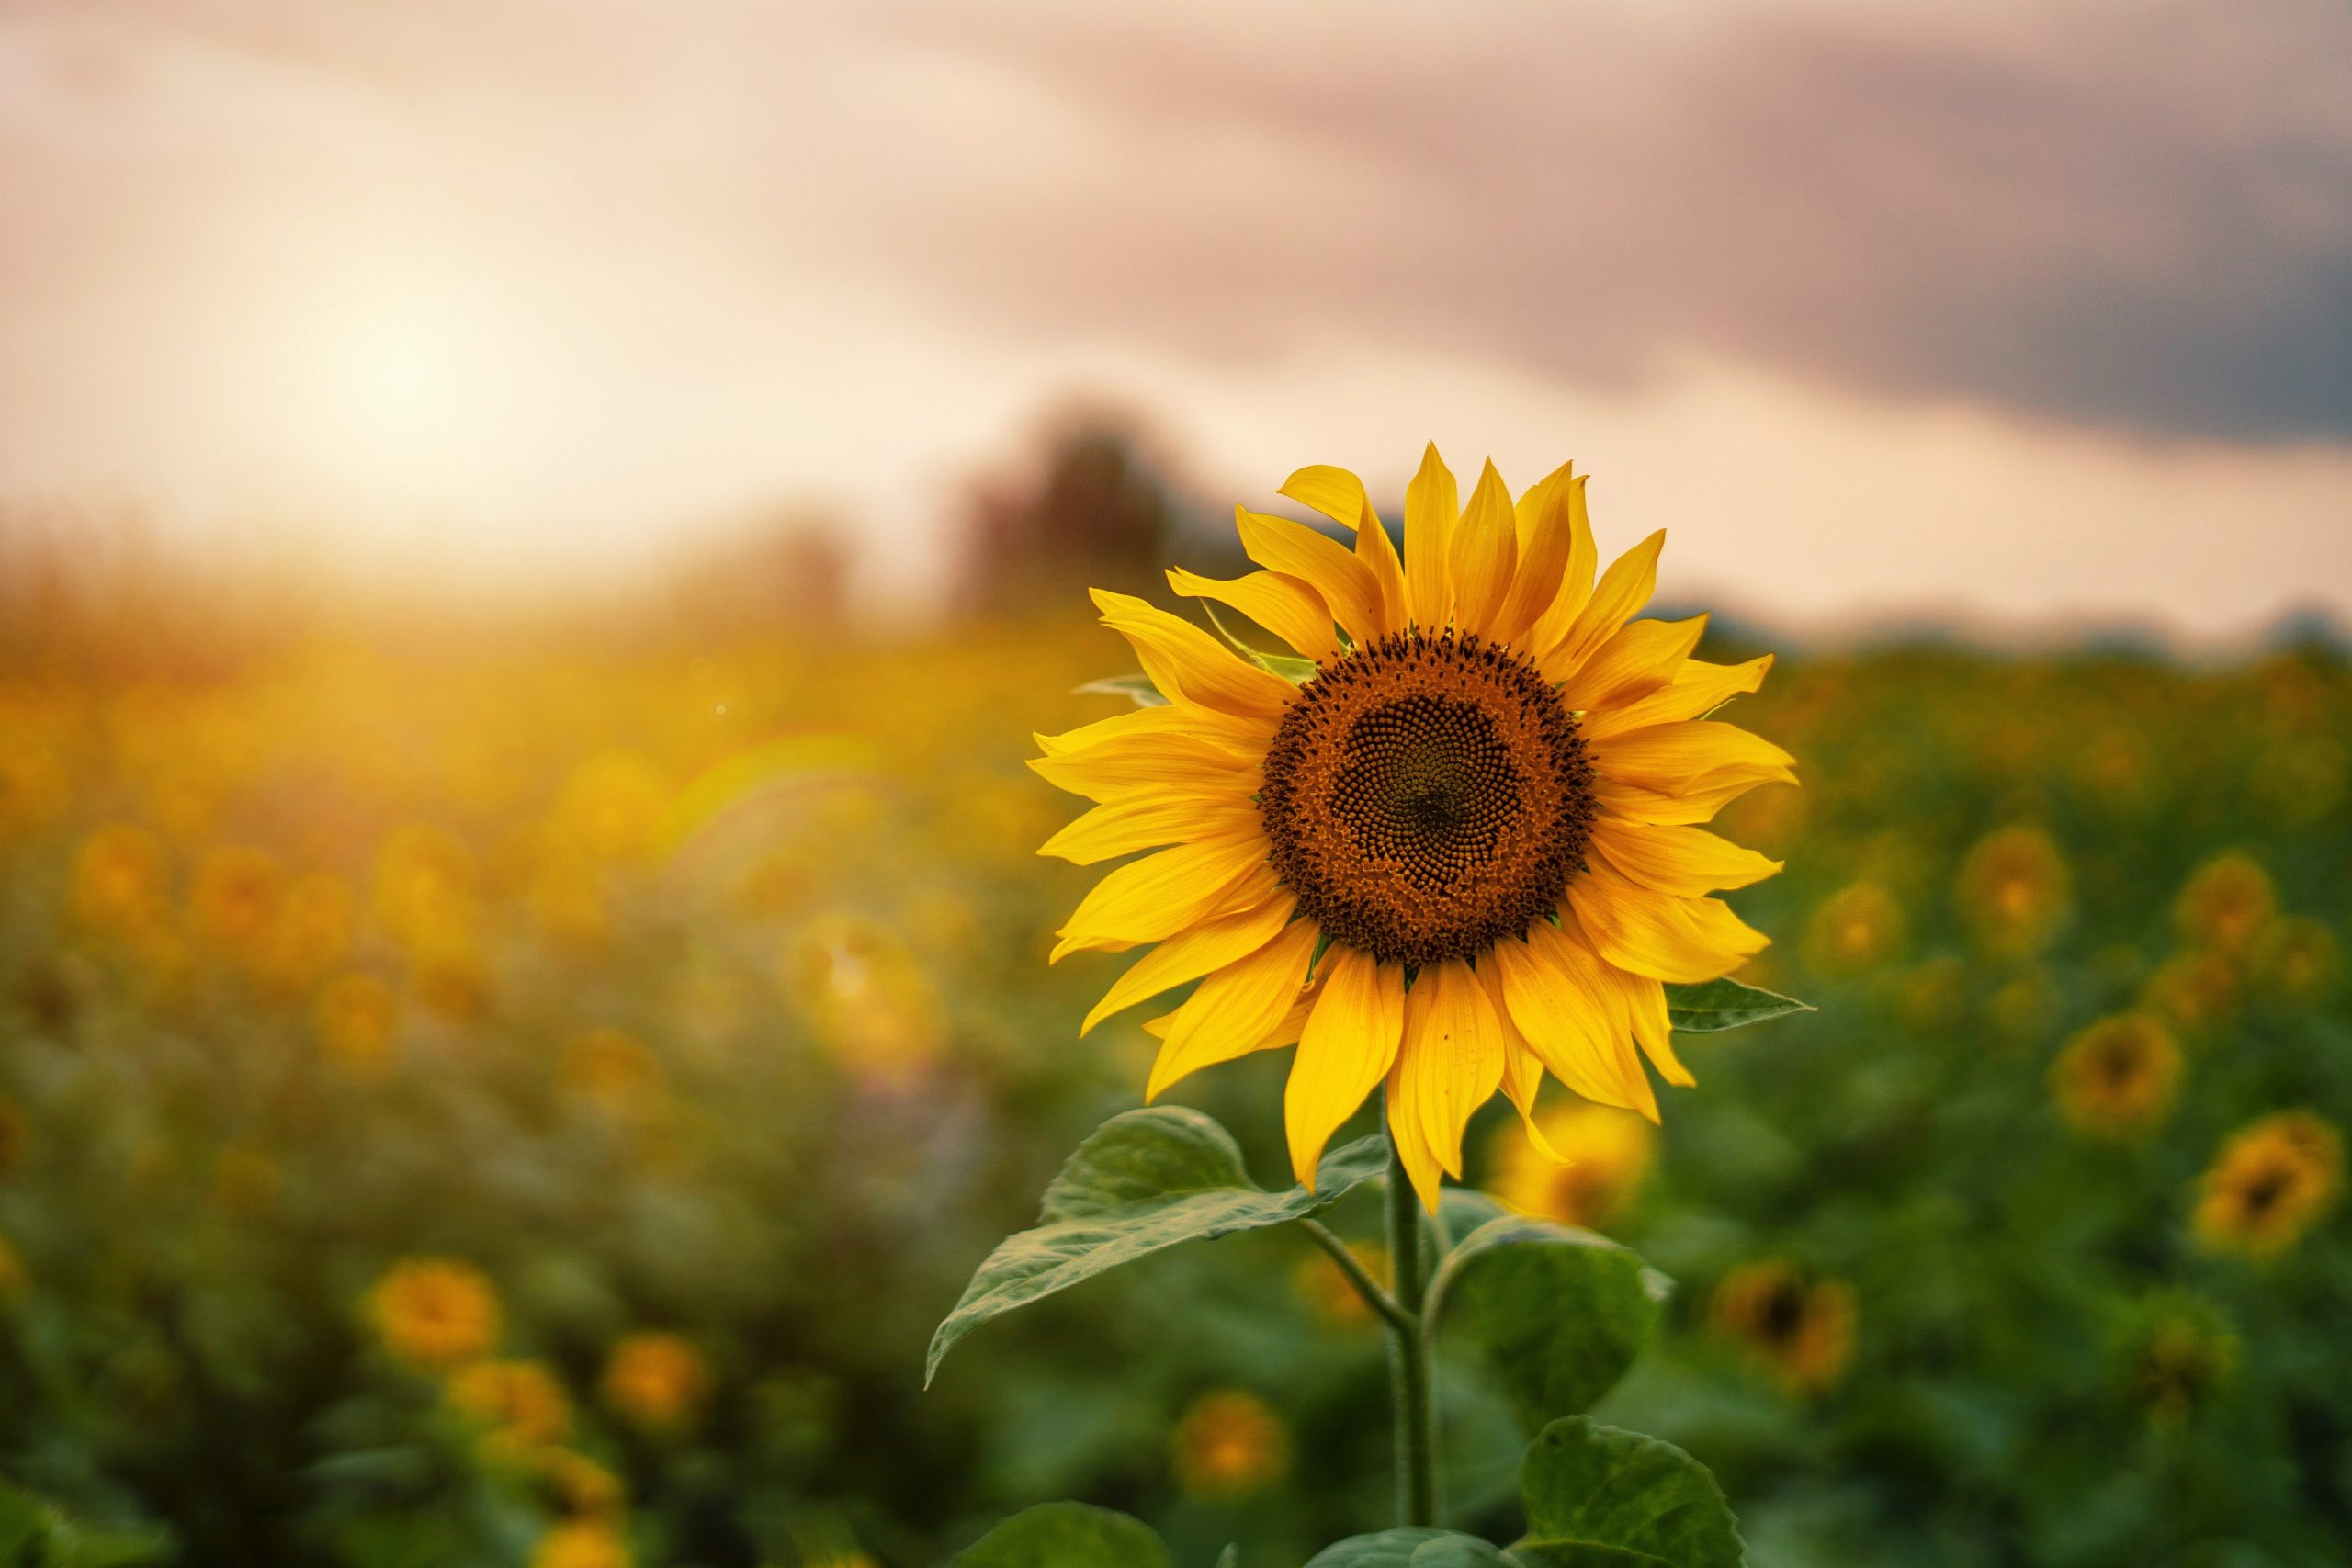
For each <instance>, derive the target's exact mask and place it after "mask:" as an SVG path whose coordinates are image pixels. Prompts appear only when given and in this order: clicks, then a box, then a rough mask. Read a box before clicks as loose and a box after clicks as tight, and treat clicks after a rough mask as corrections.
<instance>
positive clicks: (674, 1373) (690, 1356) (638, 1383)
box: [604, 1333, 710, 1430]
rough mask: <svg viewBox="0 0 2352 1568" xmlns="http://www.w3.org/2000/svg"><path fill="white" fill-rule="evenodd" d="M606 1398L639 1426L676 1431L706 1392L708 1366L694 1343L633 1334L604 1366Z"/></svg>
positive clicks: (663, 1335) (672, 1337)
mask: <svg viewBox="0 0 2352 1568" xmlns="http://www.w3.org/2000/svg"><path fill="white" fill-rule="evenodd" d="M604 1386H605V1400H606V1401H607V1402H609V1403H610V1404H612V1406H613V1408H614V1409H616V1410H617V1411H619V1412H620V1413H621V1414H622V1415H623V1416H627V1417H628V1419H629V1420H631V1421H633V1422H635V1423H636V1424H637V1425H638V1426H639V1427H646V1428H648V1429H650V1430H663V1429H667V1428H670V1427H677V1426H679V1425H681V1424H682V1423H684V1421H685V1420H686V1419H688V1418H689V1417H690V1416H693V1415H694V1413H695V1410H696V1409H697V1408H698V1407H699V1406H700V1405H701V1404H702V1401H703V1398H704V1396H705V1395H706V1394H707V1393H708V1392H709V1389H710V1366H709V1363H708V1362H707V1361H705V1360H704V1359H703V1354H702V1352H701V1351H700V1350H698V1349H696V1348H695V1345H694V1342H693V1341H691V1340H689V1339H686V1338H684V1337H682V1336H680V1335H675V1334H658V1333H644V1334H632V1335H630V1336H628V1337H627V1338H625V1339H623V1340H621V1342H620V1343H619V1344H617V1345H616V1346H614V1347H613V1353H612V1356H611V1357H610V1359H607V1360H606V1361H605V1380H604Z"/></svg>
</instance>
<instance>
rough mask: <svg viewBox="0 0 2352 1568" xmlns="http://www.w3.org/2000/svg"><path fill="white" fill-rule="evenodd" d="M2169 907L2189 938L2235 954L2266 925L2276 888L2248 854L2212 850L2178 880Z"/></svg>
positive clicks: (2212, 949) (2275, 904) (2273, 911)
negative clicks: (2176, 892)
mask: <svg viewBox="0 0 2352 1568" xmlns="http://www.w3.org/2000/svg"><path fill="white" fill-rule="evenodd" d="M2173 912H2174V915H2175V918H2176V919H2177V920H2178V921H2179V924H2180V934H2181V935H2182V936H2183V937H2185V938H2186V939H2188V942H2190V943H2191V944H2193V945H2195V946H2197V947H2200V948H2204V949H2206V950H2208V951H2210V952H2214V953H2226V954H2228V955H2230V956H2232V957H2236V956H2238V955H2240V954H2242V953H2245V952H2246V951H2247V950H2248V949H2249V948H2251V947H2253V946H2254V944H2255V942H2256V940H2257V939H2259V938H2260V937H2261V936H2262V934H2263V933H2264V932H2265V931H2267V929H2268V928H2269V925H2270V921H2271V919H2272V917H2274V916H2275V915H2277V914H2278V890H2277V889H2276V888H2275V887H2273V886H2271V882H2270V874H2269V873H2268V872H2267V871H2265V870H2263V869H2262V867H2261V866H2260V865H2258V864H2256V863H2255V862H2254V861H2253V860H2252V859H2251V858H2250V857H2248V856H2246V855H2243V854H2225V855H2217V856H2215V857H2214V858H2213V859H2212V860H2210V861H2208V862H2206V863H2204V864H2203V865H2201V866H2199V867H2198V869H2197V874H2195V875H2193V876H2191V877H2190V878H2189V879H2188V882H2187V883H2186V884H2184V885H2183V886H2182V887H2181V890H2180V897H2179V899H2178V901H2177V903H2176V904H2175V905H2174V907H2173Z"/></svg>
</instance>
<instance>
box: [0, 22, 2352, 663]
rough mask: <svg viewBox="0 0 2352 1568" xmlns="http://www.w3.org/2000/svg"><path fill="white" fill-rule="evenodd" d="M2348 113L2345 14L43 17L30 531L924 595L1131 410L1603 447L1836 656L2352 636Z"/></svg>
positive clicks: (1393, 487)
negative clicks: (726, 552)
mask: <svg viewBox="0 0 2352 1568" xmlns="http://www.w3.org/2000/svg"><path fill="white" fill-rule="evenodd" d="M2346 81H2352V9H2347V8H2346V7H2345V6H2342V5H2341V4H2340V3H2338V0H2276V3H2273V4H2266V5H2263V6H2245V5H2243V4H2223V3H2211V4H2207V3H2199V0H2184V3H2154V0H2150V3H2137V0H2134V3H2126V0H2038V3H2033V4H2027V3H2023V0H1983V3H1980V4H1977V5H1973V6H1950V5H1948V4H1933V5H1929V4H1913V3H1911V0H1869V3H1867V4H1865V3H1862V0H1704V3H1702V0H1585V3H1583V4H1579V5H1575V6H1554V5H1536V4H1533V3H1524V4H1493V5H1464V6H1428V5H1425V4H1412V5H1406V4H1390V3H1387V0H1355V3H1351V4H1345V5H1341V4H1330V5H1313V6H1270V5H1266V4H1241V3H1238V0H1193V3H1191V4H1188V5H1186V6H1117V5H1110V4H1105V3H1103V0H995V3H992V4H989V5H987V6H947V5H943V4H936V3H925V0H864V3H858V4H839V5H828V4H804V5H783V4H776V3H774V0H761V3H754V0H338V3H336V4H334V5H326V6H322V5H318V4H315V3H311V0H0V221H5V223H6V233H7V241H6V244H5V245H0V506H15V507H27V508H39V509H43V510H44V512H45V513H48V514H62V515H68V516H93V517H96V516H103V515H106V514H107V513H109V512H110V511H111V512H130V513H137V514H139V515H141V516H144V517H148V518H152V519H153V520H154V521H155V522H156V523H157V524H159V525H163V526H165V527H168V528H169V529H171V530H173V531H175V534H176V535H178V536H184V537H187V538H190V539H194V540H198V541H209V540H225V541H235V540H240V539H245V538H249V537H252V536H255V535H260V536H271V537H289V538H292V539H295V540H299V541H300V542H301V543H302V545H303V547H306V548H312V549H316V550H318V551H321V552H324V553H327V554H331V555H334V556H338V557H342V558H347V559H348V560H351V561H356V562H359V563H363V564H364V565H365V566H366V568H367V569H368V570H380V571H387V572H406V573H419V572H422V573H427V574H435V575H437V576H443V577H446V576H447V575H448V574H450V573H453V572H454V573H459V574H463V575H464V576H465V577H466V578H467V579H468V580H469V581H501V580H513V579H526V580H532V581H545V580H551V579H564V578H569V577H595V576H598V575H605V576H611V575H615V574H625V573H629V572H633V571H637V570H642V569H643V568H644V567H646V566H647V565H648V564H649V563H656V562H659V561H661V560H662V559H664V558H670V557H673V556H674V555H675V554H677V553H678V552H679V551H681V550H684V549H685V548H688V547H691V545H692V544H693V543H694V542H695V539H696V538H697V537H698V536H700V535H702V534H704V533H708V532H713V531H718V530H724V529H729V528H732V527H735V526H739V525H741V521H742V520H743V519H744V518H746V517H747V516H752V515H757V514H761V513H770V512H773V511H774V510H775V509H777V508H779V507H788V506H797V505H804V504H816V505H820V506H823V507H826V508H829V509H831V512H832V513H834V514H835V515H837V516H839V517H841V518H842V519H843V520H845V523H846V525H848V526H849V527H850V528H851V530H852V532H853V534H854V543H855V546H856V547H857V550H858V553H859V556H860V559H861V565H862V570H863V572H864V579H865V582H866V584H867V585H868V587H869V590H870V591H871V592H874V593H876V595H878V596H880V597H883V598H886V599H889V600H892V601H894V602H901V603H906V604H921V603H922V602H923V601H924V599H925V597H926V596H927V595H929V594H932V593H934V592H936V591H937V589H938V587H939V585H940V583H941V582H942V581H943V579H944V573H945V571H946V570H947V569H948V565H949V563H950V561H951V558H952V549H951V534H952V530H953V526H954V524H955V521H956V518H957V517H958V516H959V515H960V508H961V502H962V499H963V497H964V496H965V495H966V494H967V490H968V486H969V485H970V483H971V482H972V480H973V479H974V477H975V476H976V475H978V474H980V473H984V472H989V471H993V470H997V469H1001V468H1002V467H1003V466H1004V464H1005V463H1006V462H1007V461H1008V458H1009V455H1011V454H1014V453H1017V452H1019V451H1021V450H1022V449H1023V446H1024V444H1025V443H1028V442H1030V441H1031V440H1032V438H1033V436H1034V433H1035V430H1036V429H1037V427H1038V424H1039V422H1040V419H1041V417H1043V416H1044V415H1045V414H1046V413H1047V412H1049V411H1051V410H1053V409H1055V408H1057V407H1058V406H1061V405H1063V404H1065V403H1066V402H1067V401H1068V400H1070V399H1071V398H1073V397H1091V398H1099V399H1107V400H1113V401H1115V402H1117V403H1119V404H1121V405H1124V406H1125V407H1128V408H1131V409H1134V410H1136V411H1139V412H1141V413H1142V414H1143V415H1144V416H1145V417H1147V418H1148V420H1149V422H1150V423H1151V425H1152V426H1153V428H1154V429H1155V431H1156V432H1157V442H1156V445H1157V446H1158V448H1159V449H1160V450H1163V451H1166V452H1168V453H1170V454H1172V455H1173V457H1174V458H1175V460H1176V462H1177V463H1178V465H1179V467H1180V468H1181V471H1182V478H1183V479H1184V481H1185V482H1186V483H1187V484H1188V485H1189V486H1190V487H1191V488H1192V489H1193V490H1194V491H1197V492H1199V493H1200V494H1201V495H1203V496H1204V497H1207V498H1210V499H1213V500H1216V501H1220V502H1230V501H1240V502H1248V503H1250V504H1251V505H1254V506H1270V505H1272V504H1273V503H1274V497H1273V493H1272V492H1273V490H1274V487H1275V486H1276V485H1278V484H1279V483H1280V482H1281V480H1282V479H1283V477H1284V476H1285V475H1287V474H1288V473H1289V472H1290V471H1291V470H1292V469H1293V468H1296V467H1299V466H1301V465H1303V464H1306V463H1309V462H1337V463H1340V464H1343V465H1346V466H1349V467H1352V468H1357V469H1359V470H1360V471H1362V472H1363V473H1364V475H1365V476H1366V478H1367V479H1369V480H1370V481H1371V482H1372V485H1373V488H1374V493H1375V495H1376V496H1394V495H1397V494H1398V493H1401V491H1402V487H1403V482H1404V479H1406V478H1407V477H1408V475H1409V473H1410V472H1411V470H1412V468H1413V467H1414V466H1415V464H1416V463H1417V462H1418V460H1419V452H1420V448H1421V445H1422V443H1423V442H1424V441H1426V440H1429V439H1431V438H1434V439H1435V440H1436V441H1437V442H1438V443H1439V445H1440V446H1441V448H1442V450H1443V451H1444V452H1445V453H1446V454H1447V456H1448V457H1449V458H1450V459H1451V460H1452V461H1453V464H1454V466H1455V467H1456V468H1458V469H1462V470H1464V471H1465V472H1468V471H1475V469H1476V465H1477V463H1478V461H1479V459H1480V458H1482V457H1486V456H1488V455H1491V456H1493V457H1495V459H1496V460H1497V462H1498V464H1499V465H1500V466H1501V467H1502V468H1503V471H1504V473H1505V476H1506V477H1507V478H1508V479H1510V480H1511V481H1512V482H1513V483H1514V484H1524V483H1526V482H1529V481H1532V479H1536V478H1538V477H1540V476H1541V474H1543V473H1544V471H1547V470H1548V469H1549V468H1552V467H1553V466H1554V465H1555V464H1556V463H1557V462H1559V461H1561V460H1562V459H1565V458H1570V457H1573V458H1575V459H1576V460H1577V463H1578V465H1579V467H1580V468H1583V469H1585V470H1586V471H1588V472H1589V473H1591V474H1592V475H1593V479H1592V481H1591V494H1592V498H1593V506H1594V511H1595V519H1596V525H1597V526H1598V527H1599V528H1600V532H1601V534H1602V536H1603V543H1604V546H1610V547H1615V546H1622V545H1623V544H1626V543H1630V542H1631V541H1632V540H1633V539H1634V538H1636V537H1639V536H1641V535H1642V534H1645V533H1646V532H1647V531H1648V530H1649V529H1651V528H1653V527H1660V526H1663V527H1667V528H1668V529H1669V530H1670V533H1671V538H1672V543H1671V544H1670V546H1669V549H1668V570H1667V572H1666V575H1665V578H1664V586H1665V589H1666V591H1667V592H1669V593H1671V594H1678V595H1689V596H1692V597H1696V596H1700V595H1708V596H1713V597H1719V598H1727V599H1729V600H1730V601H1731V602H1733V603H1734V604H1736V605H1738V606H1741V607H1744V608H1747V609H1748V610H1750V611H1751V612H1752V613H1755V614H1757V615H1763V616H1767V617H1780V618H1782V619H1786V620H1789V621H1792V622H1803V623H1808V624H1815V625H1826V624H1833V623H1853V622H1857V621H1860V622H1873V621H1879V620H1886V619H1893V618H1896V617H1899V616H1902V615H1911V614H1918V613H1931V614H1941V615H1960V616H1970V617H1989V618H1991V619H1993V620H1996V621H1999V622H2002V623H2005V624H2018V625H2029V624H2030V625H2063V626H2079V625H2081V624H2082V623H2083V622H2085V621H2086V620H2096V621H2132V622H2146V623H2153V624H2155V625H2159V626H2165V627H2169V628H2172V629H2174V630H2177V631H2178V632H2181V633H2184V634H2187V635H2190V636H2196V637H2227V636H2232V635H2236V634H2242V633H2245V632H2246V631H2248V630H2250V629H2252V628H2256V627H2259V626H2263V625H2265V624H2267V623H2268V622H2269V621H2271V620H2273V619H2275V618H2276V617H2277V616H2278V615H2281V614H2285V613H2289V612H2294V611H2301V610H2309V609H2325V610H2332V611H2334V612H2335V613H2336V614H2338V615H2344V616H2346V617H2352V93H2347V92H2346V91H2345V90H2344V84H2345V83H2346ZM224 547H226V546H225V545H224ZM428 580H430V579H428Z"/></svg>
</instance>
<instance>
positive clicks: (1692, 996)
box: [1666, 979, 1813, 1034]
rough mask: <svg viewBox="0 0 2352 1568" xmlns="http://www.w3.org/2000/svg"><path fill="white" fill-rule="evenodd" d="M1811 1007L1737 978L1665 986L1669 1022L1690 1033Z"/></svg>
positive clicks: (1706, 1031) (1783, 1016)
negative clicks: (1688, 984)
mask: <svg viewBox="0 0 2352 1568" xmlns="http://www.w3.org/2000/svg"><path fill="white" fill-rule="evenodd" d="M1812 1010H1813V1008H1812V1006H1811V1004H1809V1003H1806V1002H1801V1001H1799V1000H1797V999H1796V998H1794V997H1784V996H1782V995H1781V993H1780V992H1778V991H1768V990H1765V989H1764V988H1763V987H1760V986H1743V985H1741V984H1740V983H1739V982H1738V981H1736V980H1730V979H1724V980H1706V981H1702V982H1701V983H1700V984H1698V985H1696V986H1668V987H1667V988H1666V1019H1667V1021H1668V1023H1671V1024H1672V1025H1674V1027H1675V1028H1677V1029H1679V1030H1681V1031H1683V1032H1685V1033H1688V1034H1713V1033H1716V1032H1720V1031H1722V1030H1725V1029H1738V1028H1741V1027H1743V1026H1745V1025H1747V1024H1751V1023H1761V1022H1763V1021H1765V1020H1766V1019H1768V1018H1785V1017H1787V1016H1788V1015H1789V1014H1790V1013H1792V1012H1811V1011H1812Z"/></svg>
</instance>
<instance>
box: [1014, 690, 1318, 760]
mask: <svg viewBox="0 0 2352 1568" xmlns="http://www.w3.org/2000/svg"><path fill="white" fill-rule="evenodd" d="M1274 728H1275V726H1274V722H1273V721H1272V720H1271V719H1256V718H1241V717H1238V716H1235V715H1233V714H1229V713H1219V712H1217V711H1216V709H1215V708H1204V707H1196V706H1194V705H1193V704H1191V703H1162V704H1160V705H1159V706H1157V707H1148V708H1131V709H1129V710H1128V711H1127V712H1125V713H1114V714H1113V715H1112V716H1110V717H1108V718H1098V719H1096V720H1095V721H1094V722H1093V723H1092V724H1081V725H1080V726H1079V727H1078V728H1076V729H1069V730H1064V731H1063V732H1062V733H1061V734H1059V735H1034V736H1032V737H1030V739H1033V740H1035V741H1036V742H1037V750H1040V751H1043V752H1044V753H1045V754H1046V756H1048V757H1060V756H1065V755H1067V754H1069V752H1072V751H1083V750H1087V749H1088V748H1089V747H1092V746H1099V745H1101V744H1102V743H1103V741H1105V740H1125V739H1140V738H1142V737H1144V736H1148V735H1175V736H1182V738H1183V739H1187V740H1198V741H1200V742H1202V743H1203V744H1204V745H1209V746H1216V747H1219V748H1221V749H1223V750H1227V751H1232V752H1235V753H1237V754H1238V755H1240V756H1244V757H1247V758H1250V759H1251V760H1253V761H1254V760H1255V759H1257V758H1259V757H1262V756H1264V755H1265V752H1266V746H1267V743H1268V742H1269V741H1271V740H1272V739H1273V738H1274Z"/></svg>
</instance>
